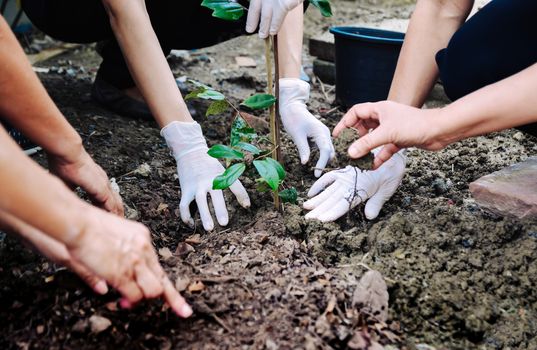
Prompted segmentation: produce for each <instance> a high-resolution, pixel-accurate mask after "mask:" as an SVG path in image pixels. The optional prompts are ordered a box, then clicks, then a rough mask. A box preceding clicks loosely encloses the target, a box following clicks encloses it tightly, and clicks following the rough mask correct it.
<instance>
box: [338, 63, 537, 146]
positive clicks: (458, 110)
mask: <svg viewBox="0 0 537 350" xmlns="http://www.w3.org/2000/svg"><path fill="white" fill-rule="evenodd" d="M536 76H537V64H534V65H532V66H530V67H528V68H526V69H525V70H523V71H521V72H519V73H517V74H515V75H513V76H511V77H508V78H506V79H504V80H501V81H499V82H497V83H495V84H491V85H489V86H486V87H484V88H481V89H479V90H477V91H475V92H473V93H471V94H469V95H467V96H465V97H463V98H461V99H459V100H457V101H456V102H454V103H452V104H450V105H448V106H446V107H443V108H440V109H432V110H421V109H418V108H414V107H409V106H405V105H402V104H397V103H394V102H378V103H369V104H361V105H356V106H354V107H353V108H352V109H351V110H350V111H349V112H348V113H347V114H346V115H345V116H344V117H343V119H342V120H341V121H340V122H339V124H338V125H337V126H336V128H335V129H334V134H335V135H338V134H339V133H340V132H341V131H343V129H345V128H348V127H353V128H357V129H358V130H366V129H367V130H368V129H374V130H373V131H372V132H370V133H368V134H366V135H365V136H363V137H361V138H360V139H358V140H357V141H356V142H355V143H354V144H353V145H351V147H350V149H349V152H352V154H354V155H356V156H357V157H361V156H363V155H366V154H367V153H368V152H369V151H370V150H372V149H374V148H375V147H378V146H380V145H384V144H387V143H393V144H395V145H396V146H397V147H410V146H416V147H419V148H423V149H427V150H431V151H434V150H439V149H442V148H444V147H446V146H447V145H449V144H451V143H453V142H456V141H459V140H462V139H465V138H468V137H472V136H477V135H483V134H486V133H490V132H494V131H499V130H503V129H507V128H511V127H515V126H521V125H525V124H530V123H533V122H537V105H536V104H535V101H536V99H537V79H536V78H535V77H536Z"/></svg>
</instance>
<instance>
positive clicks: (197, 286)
mask: <svg viewBox="0 0 537 350" xmlns="http://www.w3.org/2000/svg"><path fill="white" fill-rule="evenodd" d="M204 289H205V285H204V284H203V282H202V281H195V282H194V283H191V284H190V285H189V286H188V291H189V292H190V293H196V292H201V291H202V290H204Z"/></svg>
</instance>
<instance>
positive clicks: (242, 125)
mask: <svg viewBox="0 0 537 350" xmlns="http://www.w3.org/2000/svg"><path fill="white" fill-rule="evenodd" d="M256 138H257V134H256V133H255V130H254V129H253V128H251V127H250V126H249V125H248V123H246V121H245V120H244V119H243V118H242V117H241V116H240V115H237V116H236V117H235V120H234V121H233V124H232V125H231V147H235V146H237V144H239V143H240V142H247V143H250V142H252V141H253V140H255V139H256Z"/></svg>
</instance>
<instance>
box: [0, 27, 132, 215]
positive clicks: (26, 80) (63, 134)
mask: <svg viewBox="0 0 537 350" xmlns="http://www.w3.org/2000/svg"><path fill="white" fill-rule="evenodd" d="M0 115H1V116H2V118H3V119H5V120H7V121H8V122H9V123H10V124H11V125H13V126H14V127H16V128H17V129H18V130H20V131H21V132H23V133H24V134H25V135H26V136H27V137H29V138H30V139H31V140H32V141H34V142H35V143H37V144H39V145H40V146H41V147H43V148H44V149H45V151H46V152H47V155H48V158H49V164H50V165H51V171H52V172H53V173H55V174H56V175H58V176H59V177H60V178H62V180H64V181H65V182H67V183H69V184H70V185H75V186H81V187H82V188H83V189H84V190H85V191H86V192H87V193H88V195H89V196H90V197H91V199H92V200H93V201H94V202H95V204H97V205H99V206H101V207H103V208H105V209H107V210H109V211H111V212H114V213H116V214H118V215H123V203H122V201H121V197H120V196H119V195H118V194H117V193H115V192H114V191H113V190H112V188H111V186H110V183H109V181H108V177H107V176H106V174H105V173H104V171H103V170H102V169H101V168H100V167H99V166H98V165H97V164H95V162H94V161H93V160H92V159H91V157H90V156H89V155H88V154H87V152H86V150H85V149H84V147H83V146H82V139H81V138H80V135H78V133H77V132H76V131H75V130H74V129H73V127H71V125H69V123H68V122H67V120H66V119H65V118H64V117H63V115H62V113H61V112H60V110H59V109H58V108H57V107H56V105H55V104H54V102H53V101H52V99H51V98H50V97H49V95H48V94H47V92H46V90H45V88H44V87H43V85H42V84H41V83H40V82H39V79H38V77H37V75H36V74H35V73H34V72H33V70H32V67H31V65H30V63H29V62H28V59H27V58H26V55H25V54H24V52H23V50H22V48H21V47H20V45H19V43H18V41H17V39H16V38H15V36H14V35H13V33H12V32H11V29H10V28H9V25H8V24H7V23H6V22H5V20H4V19H3V18H1V19H0Z"/></svg>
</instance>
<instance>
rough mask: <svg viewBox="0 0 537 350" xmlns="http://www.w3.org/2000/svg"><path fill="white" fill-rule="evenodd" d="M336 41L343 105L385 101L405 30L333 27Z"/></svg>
mask: <svg viewBox="0 0 537 350" xmlns="http://www.w3.org/2000/svg"><path fill="white" fill-rule="evenodd" d="M330 32H331V33H332V34H334V37H335V43H336V100H337V102H338V103H339V104H340V105H342V106H344V107H351V106H352V105H354V104H357V103H362V102H376V101H381V100H385V99H386V98H387V97H388V93H389V91H390V85H391V82H392V78H393V74H394V73H395V68H396V66H397V59H398V58H399V52H400V51H401V46H402V45H403V40H404V37H405V34H404V33H398V32H392V31H387V30H381V29H372V28H361V27H333V28H331V29H330Z"/></svg>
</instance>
